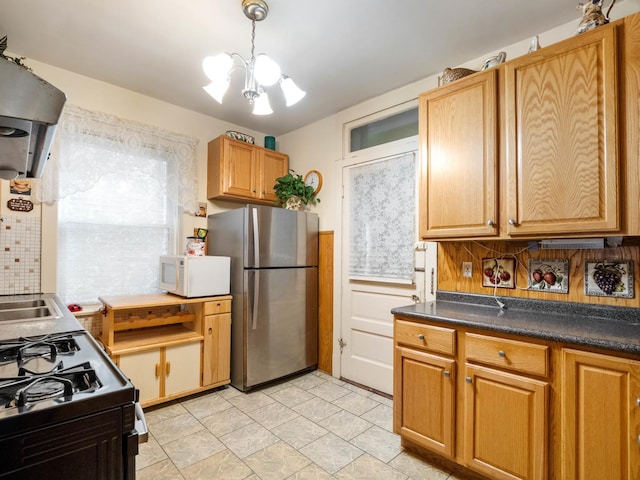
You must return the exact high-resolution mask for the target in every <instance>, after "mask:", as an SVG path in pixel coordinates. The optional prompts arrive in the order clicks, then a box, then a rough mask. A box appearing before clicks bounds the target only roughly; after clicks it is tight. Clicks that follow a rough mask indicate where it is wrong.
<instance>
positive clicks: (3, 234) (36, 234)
mask: <svg viewBox="0 0 640 480" xmlns="http://www.w3.org/2000/svg"><path fill="white" fill-rule="evenodd" d="M1 218H2V221H1V222H0V295H16V294H27V293H40V291H41V289H40V268H41V252H40V241H41V240H40V239H41V226H40V217H39V216H24V215H3V216H2V217H1Z"/></svg>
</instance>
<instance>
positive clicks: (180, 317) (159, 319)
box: [113, 312, 196, 332]
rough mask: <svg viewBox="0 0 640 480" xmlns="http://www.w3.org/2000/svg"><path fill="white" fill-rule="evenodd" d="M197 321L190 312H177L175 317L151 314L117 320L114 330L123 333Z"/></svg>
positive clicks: (167, 314) (166, 314) (168, 314)
mask: <svg viewBox="0 0 640 480" xmlns="http://www.w3.org/2000/svg"><path fill="white" fill-rule="evenodd" d="M195 319H196V316H195V315H194V314H193V313H190V312H177V313H176V314H175V315H171V314H170V313H165V314H162V315H156V314H153V313H150V314H149V315H147V316H145V317H139V316H137V315H131V316H130V317H128V318H127V319H122V320H116V321H115V322H114V323H113V329H114V330H115V331H116V332H121V331H124V330H134V329H138V328H152V327H159V326H162V325H173V324H180V323H185V322H192V321H194V320H195Z"/></svg>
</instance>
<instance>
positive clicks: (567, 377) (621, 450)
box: [561, 349, 640, 480]
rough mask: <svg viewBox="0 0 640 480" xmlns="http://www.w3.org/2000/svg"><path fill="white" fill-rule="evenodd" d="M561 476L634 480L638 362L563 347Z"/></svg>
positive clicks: (637, 469) (638, 465)
mask: <svg viewBox="0 0 640 480" xmlns="http://www.w3.org/2000/svg"><path fill="white" fill-rule="evenodd" d="M563 368H564V384H563V385H562V421H563V424H562V452H561V455H562V466H563V472H562V478H563V479H574V478H579V479H581V480H601V479H603V478H612V479H613V478H615V479H616V480H635V479H637V478H640V477H639V476H640V445H638V442H639V441H640V362H635V361H632V360H627V359H622V358H614V357H609V356H607V355H598V354H595V353H589V352H580V351H576V350H568V349H565V350H563Z"/></svg>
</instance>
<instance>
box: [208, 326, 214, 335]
mask: <svg viewBox="0 0 640 480" xmlns="http://www.w3.org/2000/svg"><path fill="white" fill-rule="evenodd" d="M209 335H213V328H211V327H209Z"/></svg>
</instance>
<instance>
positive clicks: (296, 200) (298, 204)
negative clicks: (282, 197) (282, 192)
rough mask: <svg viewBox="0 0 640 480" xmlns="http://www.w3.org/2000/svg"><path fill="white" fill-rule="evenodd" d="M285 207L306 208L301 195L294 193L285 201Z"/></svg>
mask: <svg viewBox="0 0 640 480" xmlns="http://www.w3.org/2000/svg"><path fill="white" fill-rule="evenodd" d="M284 208H286V209H287V210H304V203H302V200H301V199H300V197H298V196H296V195H292V196H291V197H289V199H288V200H287V201H286V202H284Z"/></svg>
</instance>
